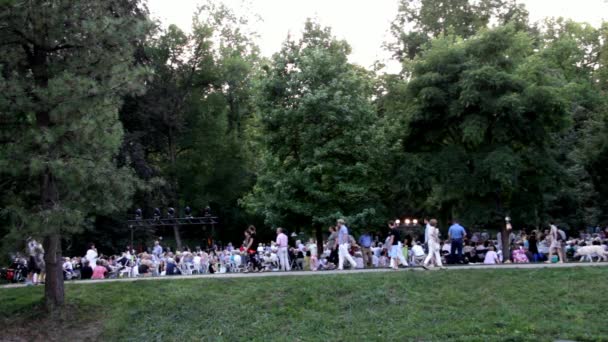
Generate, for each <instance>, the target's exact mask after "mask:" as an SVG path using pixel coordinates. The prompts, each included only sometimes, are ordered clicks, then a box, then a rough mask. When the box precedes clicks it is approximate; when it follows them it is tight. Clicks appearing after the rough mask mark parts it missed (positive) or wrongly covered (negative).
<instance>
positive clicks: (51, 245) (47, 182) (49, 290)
mask: <svg viewBox="0 0 608 342" xmlns="http://www.w3.org/2000/svg"><path fill="white" fill-rule="evenodd" d="M40 195H41V200H42V207H43V208H44V210H53V208H54V206H55V205H56V204H57V202H58V201H59V194H58V192H57V187H56V185H55V181H54V179H53V175H52V174H51V171H50V170H49V169H47V170H46V171H45V172H44V174H43V175H42V177H41V182H40ZM47 229H50V230H51V231H50V232H49V233H48V234H47V235H46V236H45V237H44V242H43V247H44V251H45V255H44V262H45V273H46V279H45V283H44V304H45V307H46V309H47V311H49V312H52V311H55V310H56V309H58V308H60V307H61V306H63V299H64V291H63V267H62V266H63V263H62V260H61V235H60V233H59V229H58V227H48V228H47Z"/></svg>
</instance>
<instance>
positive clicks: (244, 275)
mask: <svg viewBox="0 0 608 342" xmlns="http://www.w3.org/2000/svg"><path fill="white" fill-rule="evenodd" d="M605 266H608V262H593V263H591V262H585V263H582V262H581V263H578V262H571V263H565V264H542V263H541V264H501V265H459V266H448V267H447V268H446V270H444V271H441V272H453V271H459V270H491V269H543V268H572V267H605ZM412 271H425V270H424V269H422V268H421V267H408V268H403V269H399V271H394V270H391V269H388V268H372V269H355V270H345V271H336V270H333V271H319V272H312V271H290V272H261V273H216V274H195V275H184V276H163V277H142V278H119V279H103V280H69V281H66V282H65V284H66V285H68V286H69V285H71V284H98V283H107V282H119V281H122V282H124V281H127V282H128V281H157V280H158V281H163V280H176V279H202V278H204V279H223V278H254V277H290V276H294V277H300V276H316V275H328V274H329V275H336V274H357V273H385V272H412ZM432 271H434V270H431V272H432ZM427 272H428V271H427ZM17 287H25V284H8V285H4V286H1V287H0V288H17Z"/></svg>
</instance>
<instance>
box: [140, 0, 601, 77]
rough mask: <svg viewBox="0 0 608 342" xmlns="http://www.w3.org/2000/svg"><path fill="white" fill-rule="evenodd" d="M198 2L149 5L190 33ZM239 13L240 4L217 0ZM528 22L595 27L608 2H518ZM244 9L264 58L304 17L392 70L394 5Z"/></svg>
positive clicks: (348, 1) (309, 0)
mask: <svg viewBox="0 0 608 342" xmlns="http://www.w3.org/2000/svg"><path fill="white" fill-rule="evenodd" d="M201 2H202V1H201V0H148V6H149V8H150V12H151V14H152V16H153V17H155V18H158V19H160V20H161V22H162V24H163V25H164V26H168V25H169V24H176V25H178V26H179V27H180V28H181V29H182V30H184V31H189V29H190V24H191V21H192V14H193V12H194V10H195V9H196V8H197V6H198V5H199V4H200V3H201ZM222 2H224V3H226V4H227V5H228V6H229V7H231V8H234V9H236V10H237V11H239V9H241V8H242V7H241V6H242V3H243V1H242V0H222ZM519 2H520V3H524V4H525V5H526V7H527V9H528V11H529V12H530V18H531V19H532V20H533V21H537V20H541V19H543V18H545V17H558V16H563V17H567V18H571V19H574V20H576V21H585V22H588V23H591V24H592V25H594V26H599V25H600V24H601V22H602V20H608V0H520V1H519ZM248 7H249V8H250V9H251V11H252V12H253V13H256V14H257V15H259V16H260V17H261V18H262V21H261V22H257V23H254V24H253V26H254V27H253V29H254V30H255V31H256V32H257V33H258V34H259V36H260V37H259V39H258V45H259V47H260V50H261V52H262V54H263V55H265V56H271V55H272V54H273V53H275V52H277V51H279V49H280V47H281V44H282V43H283V41H284V40H285V38H286V37H287V35H288V34H289V33H291V34H292V35H293V36H297V34H299V33H301V32H302V29H303V27H304V21H305V20H306V19H307V18H317V19H318V20H319V22H320V23H321V24H322V25H326V26H330V27H331V28H332V32H333V33H334V35H336V36H337V37H338V38H341V39H346V40H347V41H348V42H349V44H350V45H351V47H352V49H353V52H352V54H351V56H350V61H351V62H353V63H356V64H359V65H362V66H364V67H368V68H369V67H371V66H372V65H373V63H374V62H375V61H376V60H380V61H382V62H384V63H386V64H388V65H389V69H392V68H394V67H395V64H394V63H393V64H392V67H391V62H390V54H389V53H388V52H386V51H384V49H383V48H382V44H383V42H385V41H387V40H389V39H390V35H389V34H388V30H389V25H390V22H391V21H392V20H393V19H394V18H395V15H396V13H397V7H398V0H251V1H250V2H249V3H248Z"/></svg>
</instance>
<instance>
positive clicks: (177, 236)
mask: <svg viewBox="0 0 608 342" xmlns="http://www.w3.org/2000/svg"><path fill="white" fill-rule="evenodd" d="M173 233H174V235H175V244H176V245H177V250H178V251H181V250H182V238H181V236H180V234H179V226H177V225H174V226H173Z"/></svg>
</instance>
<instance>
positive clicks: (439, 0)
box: [387, 0, 528, 62]
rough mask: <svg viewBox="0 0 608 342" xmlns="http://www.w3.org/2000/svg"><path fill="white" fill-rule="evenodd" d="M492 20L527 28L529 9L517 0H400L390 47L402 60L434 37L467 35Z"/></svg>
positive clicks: (420, 49)
mask: <svg viewBox="0 0 608 342" xmlns="http://www.w3.org/2000/svg"><path fill="white" fill-rule="evenodd" d="M491 21H495V22H496V24H497V25H505V24H507V23H512V24H513V25H516V26H517V27H518V29H522V30H526V29H528V11H527V10H526V9H525V7H524V6H523V5H522V4H518V3H517V2H516V1H515V0H481V1H471V0H401V1H400V3H399V10H398V13H397V16H396V18H395V19H394V20H393V22H392V23H391V27H390V31H391V34H392V36H393V42H392V43H390V44H388V45H387V47H388V49H389V50H390V51H392V52H393V55H394V57H395V58H396V59H398V60H399V61H401V62H403V61H405V60H411V59H413V58H414V57H415V56H417V55H418V54H419V53H420V52H421V51H422V50H423V48H424V46H425V44H427V43H429V42H430V41H431V40H432V39H433V38H437V37H439V36H442V35H443V36H446V35H450V36H453V37H460V38H468V37H472V36H474V35H475V34H476V33H477V32H479V31H480V30H481V29H483V28H486V27H488V25H489V24H490V22H491Z"/></svg>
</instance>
